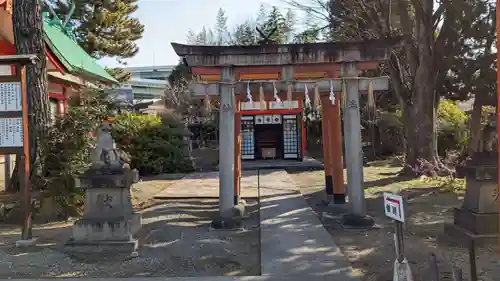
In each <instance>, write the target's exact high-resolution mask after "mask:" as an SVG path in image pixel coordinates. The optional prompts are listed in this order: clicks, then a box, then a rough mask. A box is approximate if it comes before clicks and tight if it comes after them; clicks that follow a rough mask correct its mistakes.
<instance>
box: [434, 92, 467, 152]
mask: <svg viewBox="0 0 500 281" xmlns="http://www.w3.org/2000/svg"><path fill="white" fill-rule="evenodd" d="M437 126H438V152H439V154H440V155H445V154H446V151H450V150H455V151H463V150H464V149H466V147H467V114H466V113H465V112H463V111H462V110H461V109H460V108H459V107H458V105H457V104H456V103H455V102H453V101H449V100H442V101H441V102H440V103H439V107H438V124H437Z"/></svg>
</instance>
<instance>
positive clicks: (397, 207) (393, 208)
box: [384, 192, 405, 222]
mask: <svg viewBox="0 0 500 281" xmlns="http://www.w3.org/2000/svg"><path fill="white" fill-rule="evenodd" d="M384 209H385V215H386V216H387V217H389V218H391V219H393V220H396V221H399V222H405V213H404V210H403V197H402V196H401V195H397V194H392V193H387V192H385V193H384Z"/></svg>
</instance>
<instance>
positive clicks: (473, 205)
mask: <svg viewBox="0 0 500 281" xmlns="http://www.w3.org/2000/svg"><path fill="white" fill-rule="evenodd" d="M497 165H498V154H497V152H494V151H492V152H481V153H476V154H475V155H474V157H473V160H471V161H469V162H468V163H467V164H466V166H465V167H463V168H460V169H457V175H458V176H459V177H465V178H466V192H465V198H464V202H463V204H462V206H461V207H460V208H456V209H455V210H454V222H453V224H449V225H445V232H446V233H447V234H448V235H450V236H452V237H455V238H459V239H460V240H469V241H470V240H476V241H478V242H479V243H484V242H486V243H487V242H488V241H490V240H492V239H496V237H498V188H497V182H498V170H497Z"/></svg>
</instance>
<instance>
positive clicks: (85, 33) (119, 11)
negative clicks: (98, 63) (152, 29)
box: [55, 0, 144, 61]
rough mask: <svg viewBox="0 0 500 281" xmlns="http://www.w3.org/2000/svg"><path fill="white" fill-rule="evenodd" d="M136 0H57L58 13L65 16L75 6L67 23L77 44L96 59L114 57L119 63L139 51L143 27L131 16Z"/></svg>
mask: <svg viewBox="0 0 500 281" xmlns="http://www.w3.org/2000/svg"><path fill="white" fill-rule="evenodd" d="M138 2H139V0H106V1H103V0H67V3H64V2H63V1H57V2H56V3H55V4H56V8H57V12H58V13H59V14H62V15H66V14H67V13H68V10H69V5H67V4H71V3H74V4H75V6H76V9H75V12H74V13H73V15H72V17H71V21H70V24H71V25H73V26H74V27H75V34H76V38H77V40H78V43H79V44H80V45H81V46H82V47H83V49H84V50H85V51H87V53H89V54H90V55H92V56H93V57H95V58H102V57H114V58H116V59H117V60H118V61H121V60H123V59H126V58H130V57H133V56H134V55H135V54H137V52H138V51H139V47H138V46H137V43H136V41H137V40H139V39H140V38H141V37H142V33H143V32H144V26H143V25H142V24H141V23H140V22H139V20H138V19H137V18H134V17H133V16H132V14H133V13H134V12H135V11H137V9H138Z"/></svg>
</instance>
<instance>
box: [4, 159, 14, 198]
mask: <svg viewBox="0 0 500 281" xmlns="http://www.w3.org/2000/svg"><path fill="white" fill-rule="evenodd" d="M3 159H4V184H5V190H9V189H10V184H11V183H10V176H11V175H12V172H11V170H10V167H11V161H10V154H5V155H4V156H3Z"/></svg>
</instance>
